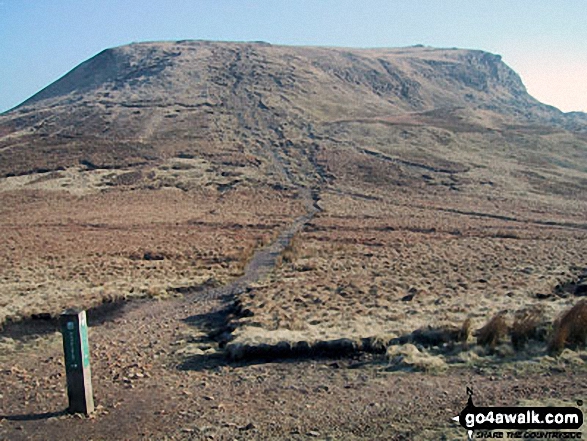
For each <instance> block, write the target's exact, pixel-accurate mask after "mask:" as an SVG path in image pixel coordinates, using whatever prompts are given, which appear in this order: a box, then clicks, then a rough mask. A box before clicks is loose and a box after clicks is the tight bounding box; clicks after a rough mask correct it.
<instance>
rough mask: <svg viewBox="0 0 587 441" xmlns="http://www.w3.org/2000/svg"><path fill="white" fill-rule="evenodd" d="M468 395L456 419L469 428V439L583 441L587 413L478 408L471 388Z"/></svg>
mask: <svg viewBox="0 0 587 441" xmlns="http://www.w3.org/2000/svg"><path fill="white" fill-rule="evenodd" d="M467 395H469V399H468V401H467V405H466V406H465V408H464V409H463V410H462V411H461V413H460V414H459V415H457V416H456V417H454V418H453V420H454V421H456V422H458V423H459V424H460V425H461V426H463V427H464V428H465V429H467V434H468V438H469V440H472V439H482V438H493V439H495V438H502V439H535V440H536V439H582V437H581V435H582V433H581V432H579V431H578V429H580V428H581V426H582V425H583V412H582V411H581V409H578V408H576V407H477V406H475V404H473V391H472V390H471V389H470V388H468V387H467ZM577 404H578V405H582V404H583V403H582V402H578V403H577ZM560 430H567V431H565V432H560Z"/></svg>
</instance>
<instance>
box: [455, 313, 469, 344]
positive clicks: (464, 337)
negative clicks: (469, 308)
mask: <svg viewBox="0 0 587 441" xmlns="http://www.w3.org/2000/svg"><path fill="white" fill-rule="evenodd" d="M472 327H473V321H472V320H471V317H467V318H466V319H465V320H463V324H462V325H461V329H460V330H459V334H458V336H457V338H458V340H459V342H460V343H462V344H463V345H466V344H467V342H468V341H469V339H470V338H471V334H472Z"/></svg>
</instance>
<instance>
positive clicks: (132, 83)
mask: <svg viewBox="0 0 587 441" xmlns="http://www.w3.org/2000/svg"><path fill="white" fill-rule="evenodd" d="M554 138H557V139H554ZM586 139H587V117H586V116H585V114H582V113H573V114H567V115H566V114H563V113H562V112H560V111H558V110H557V109H555V108H553V107H550V106H546V105H544V104H541V103H539V102H538V101H537V100H535V99H534V98H532V97H531V96H530V95H528V94H527V92H526V89H525V87H524V85H523V84H522V82H521V80H520V78H519V77H518V75H517V74H516V73H515V72H513V71H512V70H511V69H510V68H509V67H508V66H507V65H505V64H504V63H503V62H502V61H501V57H499V56H498V55H493V54H489V53H486V52H482V51H470V50H459V49H432V48H425V47H413V48H403V49H343V48H318V47H283V46H272V45H269V44H264V43H212V42H201V41H182V42H160V43H141V44H132V45H128V46H122V47H117V48H113V49H107V50H105V51H103V52H101V53H99V54H98V55H96V56H95V57H93V58H91V59H89V60H87V61H85V62H84V63H82V64H80V65H79V66H78V67H76V68H75V69H73V70H72V71H71V72H69V73H68V74H67V75H65V76H64V77H62V78H61V79H59V80H58V81H56V82H55V83H53V84H51V85H49V86H48V87H46V88H45V89H43V90H42V91H40V92H39V93H38V94H36V95H34V96H33V97H31V98H30V99H28V100H27V101H25V102H24V103H23V104H22V105H20V106H18V107H17V108H15V109H13V110H11V111H10V112H7V113H5V114H3V115H2V116H0V176H11V175H21V174H29V173H34V172H40V171H52V170H58V169H64V168H67V167H71V166H78V165H80V164H81V165H85V166H88V167H90V168H124V167H134V166H138V165H145V164H152V163H156V162H157V161H163V160H166V159H168V158H173V157H195V158H204V159H206V160H208V161H210V162H212V163H214V164H219V165H224V166H233V167H241V168H244V169H251V170H253V172H252V173H253V174H255V173H259V174H262V175H264V176H269V177H270V180H271V179H272V180H273V181H275V184H280V185H281V184H283V183H284V182H288V181H289V182H290V183H292V182H294V183H296V184H303V185H305V186H317V185H319V184H321V183H323V182H325V181H329V182H333V180H336V178H338V179H343V178H347V177H348V178H349V179H351V178H352V179H355V178H356V179H359V180H365V179H366V180H367V181H368V182H371V183H375V184H380V185H397V184H402V185H403V184H406V183H407V184H408V185H412V184H413V183H414V182H413V179H416V178H417V180H418V181H420V180H421V179H420V178H421V176H420V175H417V176H416V175H414V173H416V174H418V173H420V172H421V171H423V170H424V171H425V170H427V171H429V172H431V173H433V174H434V173H435V171H439V170H440V171H441V172H447V170H448V172H449V173H453V172H454V173H460V172H463V171H466V170H470V168H471V165H472V164H471V158H472V157H473V156H474V155H476V154H477V153H476V152H478V151H479V150H484V151H485V152H486V153H487V152H488V151H491V149H492V148H493V147H494V146H496V145H507V146H508V148H506V149H505V150H508V151H507V152H505V151H504V149H496V150H495V151H492V152H491V154H492V155H494V156H495V157H497V159H498V160H501V159H504V158H506V157H507V158H509V159H508V161H509V160H510V159H511V156H512V151H514V155H515V156H518V155H519V159H520V160H519V161H517V163H523V164H524V166H530V168H532V163H533V162H536V161H538V159H537V158H536V157H535V156H536V155H538V156H540V155H541V154H542V152H545V153H547V154H548V155H551V156H552V155H553V154H555V155H556V158H554V157H551V158H543V161H545V162H548V161H549V160H552V161H554V163H556V164H559V165H560V164H563V165H562V167H563V168H568V167H570V168H572V169H573V170H574V172H573V173H575V172H581V173H583V172H585V171H586V170H587V163H585V160H584V159H583V160H581V159H577V158H580V157H581V155H579V154H578V151H581V150H583V149H584V148H585V145H586ZM553 146H557V150H556V151H555V153H553ZM488 149H489V150H488ZM510 150H511V151H510ZM583 151H584V150H583ZM487 154H488V153H487ZM529 156H531V157H529ZM584 156H585V155H583V157H584ZM494 159H495V158H494ZM552 161H551V162H552ZM577 161H579V162H577ZM447 167H448V168H447ZM532 170H533V169H532ZM347 175H348V176H347ZM543 177H544V176H543ZM432 178H434V176H432ZM432 178H431V179H432ZM534 178H535V179H534ZM546 178H547V177H546ZM546 178H545V179H546ZM426 179H427V180H430V179H428V178H426ZM524 179H526V178H524ZM528 179H529V180H532V179H534V181H536V182H538V183H537V184H536V185H537V186H538V187H540V188H542V187H541V185H542V184H541V183H540V182H539V181H541V179H542V178H541V177H535V176H534V177H529V178H528ZM432 180H433V179H432ZM534 181H533V182H534ZM583 181H584V178H583ZM583 181H581V180H577V179H573V183H572V185H575V186H577V185H579V187H578V188H583V186H584V185H585V182H583ZM565 191H566V190H565ZM573 191H574V190H573Z"/></svg>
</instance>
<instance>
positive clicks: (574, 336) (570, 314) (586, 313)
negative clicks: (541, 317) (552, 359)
mask: <svg viewBox="0 0 587 441" xmlns="http://www.w3.org/2000/svg"><path fill="white" fill-rule="evenodd" d="M586 341H587V300H581V301H579V302H578V303H577V304H575V306H573V307H572V308H570V309H569V310H567V311H566V312H564V313H563V314H562V315H561V316H560V317H559V318H558V319H557V321H556V323H555V325H554V332H553V335H552V338H551V340H550V343H549V347H548V348H549V350H550V352H554V353H560V352H561V351H562V350H563V349H564V348H565V347H566V346H568V345H584V344H585V342H586Z"/></svg>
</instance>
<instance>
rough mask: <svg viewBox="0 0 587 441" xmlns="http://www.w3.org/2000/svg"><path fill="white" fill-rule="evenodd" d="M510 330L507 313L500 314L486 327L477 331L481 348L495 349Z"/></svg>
mask: <svg viewBox="0 0 587 441" xmlns="http://www.w3.org/2000/svg"><path fill="white" fill-rule="evenodd" d="M508 330H509V328H508V324H507V321H506V318H505V312H499V313H497V314H496V315H494V316H493V317H492V318H491V319H490V320H489V321H488V322H487V323H486V324H485V326H483V327H482V328H481V329H479V330H478V331H477V343H479V344H480V345H481V346H486V347H488V348H490V349H495V347H496V346H497V345H498V344H499V342H500V341H501V340H502V339H503V338H504V337H505V336H506V335H507V333H508Z"/></svg>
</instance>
